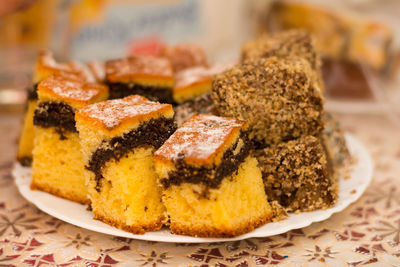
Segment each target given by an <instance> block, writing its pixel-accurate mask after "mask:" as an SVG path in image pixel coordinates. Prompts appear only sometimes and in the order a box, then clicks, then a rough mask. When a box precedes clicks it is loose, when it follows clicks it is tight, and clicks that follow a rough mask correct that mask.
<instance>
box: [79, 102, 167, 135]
mask: <svg viewBox="0 0 400 267" xmlns="http://www.w3.org/2000/svg"><path fill="white" fill-rule="evenodd" d="M165 106H171V105H169V104H160V103H157V102H152V101H149V100H147V98H145V97H142V96H139V95H132V96H128V97H125V98H122V99H114V100H108V101H104V102H100V103H96V104H92V105H89V106H86V107H84V108H82V109H80V110H79V112H80V113H84V114H85V115H86V116H88V117H90V118H93V119H96V120H97V121H100V122H101V123H102V124H103V125H104V126H105V127H106V128H108V129H112V128H114V127H116V126H118V125H119V124H120V123H121V122H122V121H123V120H125V119H127V118H134V117H138V116H142V115H146V114H149V113H153V112H156V111H158V110H160V109H163V108H164V107H165Z"/></svg>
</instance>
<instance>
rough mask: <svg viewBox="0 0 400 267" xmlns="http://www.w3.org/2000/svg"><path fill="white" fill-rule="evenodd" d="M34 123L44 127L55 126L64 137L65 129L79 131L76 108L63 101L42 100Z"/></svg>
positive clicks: (62, 137) (61, 136) (36, 111)
mask: <svg viewBox="0 0 400 267" xmlns="http://www.w3.org/2000/svg"><path fill="white" fill-rule="evenodd" d="M33 124H34V125H36V126H41V127H44V128H49V127H55V128H56V130H57V132H58V133H60V138H61V139H64V138H65V136H63V134H62V133H63V132H64V131H69V132H77V131H76V128H75V112H74V109H73V108H72V107H71V106H70V105H68V104H65V103H63V102H42V103H40V104H39V105H38V107H37V108H36V110H35V115H34V117H33Z"/></svg>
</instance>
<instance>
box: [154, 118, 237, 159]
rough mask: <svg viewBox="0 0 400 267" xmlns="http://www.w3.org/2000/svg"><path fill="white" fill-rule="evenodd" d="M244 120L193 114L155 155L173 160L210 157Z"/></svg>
mask: <svg viewBox="0 0 400 267" xmlns="http://www.w3.org/2000/svg"><path fill="white" fill-rule="evenodd" d="M243 125H244V122H240V121H238V120H236V119H232V118H223V117H217V116H213V115H205V114H201V115H195V116H193V117H192V118H191V119H189V120H188V121H186V122H185V123H184V124H183V125H182V127H180V128H178V130H177V131H176V132H175V133H174V134H173V135H172V136H171V137H170V138H169V139H168V140H167V141H166V142H165V143H164V145H163V146H161V148H159V149H158V150H157V151H156V155H158V156H161V157H164V158H167V159H169V160H172V161H175V160H178V159H183V158H186V159H187V158H192V159H200V160H201V159H204V160H206V159H210V158H211V157H212V156H213V154H215V153H216V152H217V151H218V149H219V148H220V147H221V146H223V145H224V143H225V142H226V141H227V138H228V137H229V136H230V134H231V133H232V132H234V131H235V130H237V129H238V128H242V127H243Z"/></svg>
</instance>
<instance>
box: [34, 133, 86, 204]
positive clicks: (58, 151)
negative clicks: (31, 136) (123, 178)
mask: <svg viewBox="0 0 400 267" xmlns="http://www.w3.org/2000/svg"><path fill="white" fill-rule="evenodd" d="M64 137H65V138H63V139H60V135H59V133H57V130H56V129H54V128H42V127H37V126H36V127H35V148H34V150H33V156H34V160H33V166H32V168H33V175H32V176H33V177H32V184H31V188H32V189H38V190H42V191H45V192H48V193H51V194H53V195H56V196H59V197H63V198H66V199H69V200H72V201H75V202H79V203H88V201H87V200H88V199H87V190H86V186H85V180H84V176H83V175H82V172H83V170H84V165H83V161H82V155H81V151H80V145H79V137H78V134H77V133H72V132H66V133H64Z"/></svg>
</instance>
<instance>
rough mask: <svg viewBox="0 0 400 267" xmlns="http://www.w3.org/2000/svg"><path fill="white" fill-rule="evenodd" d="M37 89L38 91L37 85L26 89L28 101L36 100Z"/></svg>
mask: <svg viewBox="0 0 400 267" xmlns="http://www.w3.org/2000/svg"><path fill="white" fill-rule="evenodd" d="M37 89H38V84H37V83H35V84H33V85H32V86H31V87H28V89H27V92H28V100H37V99H38V94H37Z"/></svg>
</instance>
